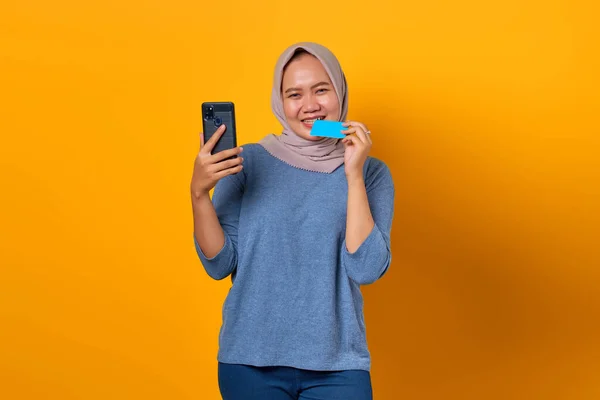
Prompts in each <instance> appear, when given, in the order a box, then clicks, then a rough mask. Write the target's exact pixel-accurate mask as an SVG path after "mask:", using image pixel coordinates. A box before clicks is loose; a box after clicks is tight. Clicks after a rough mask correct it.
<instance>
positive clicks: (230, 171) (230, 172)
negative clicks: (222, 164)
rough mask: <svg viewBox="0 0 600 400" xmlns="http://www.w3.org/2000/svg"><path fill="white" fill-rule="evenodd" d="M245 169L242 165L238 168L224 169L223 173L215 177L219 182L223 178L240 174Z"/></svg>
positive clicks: (218, 173)
mask: <svg viewBox="0 0 600 400" xmlns="http://www.w3.org/2000/svg"><path fill="white" fill-rule="evenodd" d="M243 168H244V167H243V166H242V165H238V166H237V167H233V168H228V169H224V170H222V171H219V172H217V173H216V174H215V175H214V177H215V179H217V180H219V179H222V178H225V177H226V176H227V175H233V174H237V173H238V172H240V171H241V170H242V169H243Z"/></svg>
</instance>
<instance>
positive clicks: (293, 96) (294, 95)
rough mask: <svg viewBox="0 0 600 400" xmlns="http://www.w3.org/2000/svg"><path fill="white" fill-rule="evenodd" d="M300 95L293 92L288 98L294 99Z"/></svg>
mask: <svg viewBox="0 0 600 400" xmlns="http://www.w3.org/2000/svg"><path fill="white" fill-rule="evenodd" d="M298 96H300V95H299V94H298V93H292V94H290V95H289V96H288V99H293V98H296V97H298Z"/></svg>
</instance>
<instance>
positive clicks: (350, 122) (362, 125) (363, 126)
mask: <svg viewBox="0 0 600 400" xmlns="http://www.w3.org/2000/svg"><path fill="white" fill-rule="evenodd" d="M342 125H343V126H359V127H361V128H362V130H364V131H365V132H368V131H369V130H368V129H367V126H366V125H365V124H363V123H362V122H358V121H346V122H344V123H343V124H342Z"/></svg>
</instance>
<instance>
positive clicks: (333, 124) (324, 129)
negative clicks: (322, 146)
mask: <svg viewBox="0 0 600 400" xmlns="http://www.w3.org/2000/svg"><path fill="white" fill-rule="evenodd" d="M342 124H343V122H338V121H327V120H324V119H323V120H317V121H315V122H314V123H313V127H312V129H311V131H310V136H323V137H330V138H335V139H343V138H345V137H346V135H344V134H343V133H341V132H340V131H345V130H346V129H348V128H346V127H345V126H342Z"/></svg>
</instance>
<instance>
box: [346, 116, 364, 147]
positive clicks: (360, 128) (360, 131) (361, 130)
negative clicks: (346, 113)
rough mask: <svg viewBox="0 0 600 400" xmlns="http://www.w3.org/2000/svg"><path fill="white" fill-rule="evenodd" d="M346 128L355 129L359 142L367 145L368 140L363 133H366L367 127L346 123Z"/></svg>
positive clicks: (350, 122) (351, 122) (357, 123)
mask: <svg viewBox="0 0 600 400" xmlns="http://www.w3.org/2000/svg"><path fill="white" fill-rule="evenodd" d="M348 126H350V127H352V128H354V129H355V132H356V135H357V136H358V137H359V138H360V140H362V141H363V142H365V143H369V139H368V138H367V134H366V133H365V132H366V131H367V127H366V126H365V125H364V124H362V123H360V122H356V121H348Z"/></svg>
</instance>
